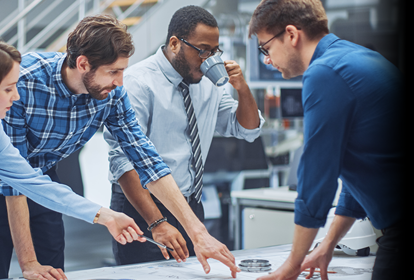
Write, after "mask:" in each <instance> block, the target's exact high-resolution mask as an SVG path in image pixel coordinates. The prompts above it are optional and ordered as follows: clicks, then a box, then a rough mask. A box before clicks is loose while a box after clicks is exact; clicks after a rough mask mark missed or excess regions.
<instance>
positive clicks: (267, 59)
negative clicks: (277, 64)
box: [263, 55, 272, 64]
mask: <svg viewBox="0 0 414 280" xmlns="http://www.w3.org/2000/svg"><path fill="white" fill-rule="evenodd" d="M263 62H264V64H272V60H271V59H270V56H268V55H265V57H264V58H263Z"/></svg>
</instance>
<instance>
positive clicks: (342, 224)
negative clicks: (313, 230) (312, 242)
mask: <svg viewBox="0 0 414 280" xmlns="http://www.w3.org/2000/svg"><path fill="white" fill-rule="evenodd" d="M354 222H355V218H351V217H346V216H341V215H335V217H334V219H333V221H332V223H331V226H330V227H329V230H328V233H327V234H326V236H325V238H324V239H323V241H322V244H321V245H323V246H327V250H332V251H333V250H334V249H335V246H336V244H338V242H339V241H340V240H341V239H342V238H343V237H344V236H345V235H346V233H347V232H348V231H349V229H350V228H351V227H352V225H353V224H354Z"/></svg>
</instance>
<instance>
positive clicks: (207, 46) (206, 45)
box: [199, 44, 220, 49]
mask: <svg viewBox="0 0 414 280" xmlns="http://www.w3.org/2000/svg"><path fill="white" fill-rule="evenodd" d="M199 46H200V47H201V46H202V47H206V48H211V49H215V48H218V47H220V45H217V46H215V47H211V45H209V44H199Z"/></svg>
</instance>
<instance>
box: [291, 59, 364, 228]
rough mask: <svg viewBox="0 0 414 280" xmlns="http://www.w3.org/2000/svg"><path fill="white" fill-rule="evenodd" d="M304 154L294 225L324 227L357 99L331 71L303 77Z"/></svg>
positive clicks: (319, 68) (319, 69)
mask: <svg viewBox="0 0 414 280" xmlns="http://www.w3.org/2000/svg"><path fill="white" fill-rule="evenodd" d="M302 103H303V108H304V150H303V155H302V157H301V160H300V163H299V167H298V189H297V190H298V197H297V199H296V201H295V223H296V224H298V225H301V226H304V227H308V228H318V227H323V226H324V225H325V223H326V217H327V214H328V211H329V209H330V208H331V207H332V202H333V200H334V197H335V193H336V190H337V186H338V183H337V182H338V177H339V175H340V170H341V162H342V159H343V156H344V153H345V149H346V145H347V139H348V137H349V134H350V131H349V130H350V126H351V123H352V119H353V112H354V108H355V106H356V104H355V97H354V96H353V94H352V91H351V90H350V89H349V88H348V85H347V84H346V82H345V81H344V80H343V78H342V77H340V76H339V75H338V74H337V73H336V72H335V71H334V70H333V69H332V68H330V67H327V66H324V65H318V64H316V65H312V66H311V67H309V69H308V70H307V71H306V72H305V74H304V76H303V89H302Z"/></svg>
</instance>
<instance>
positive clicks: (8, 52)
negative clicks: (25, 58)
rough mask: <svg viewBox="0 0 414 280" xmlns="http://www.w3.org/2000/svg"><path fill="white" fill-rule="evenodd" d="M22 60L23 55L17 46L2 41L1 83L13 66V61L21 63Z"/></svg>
mask: <svg viewBox="0 0 414 280" xmlns="http://www.w3.org/2000/svg"><path fill="white" fill-rule="evenodd" d="M21 61H22V56H21V54H20V52H19V51H18V50H17V49H16V48H15V47H13V46H12V45H9V44H7V43H6V42H3V41H0V83H1V82H2V81H3V79H4V77H6V76H7V74H9V72H10V70H11V69H12V68H13V63H14V62H17V63H20V62H21Z"/></svg>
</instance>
